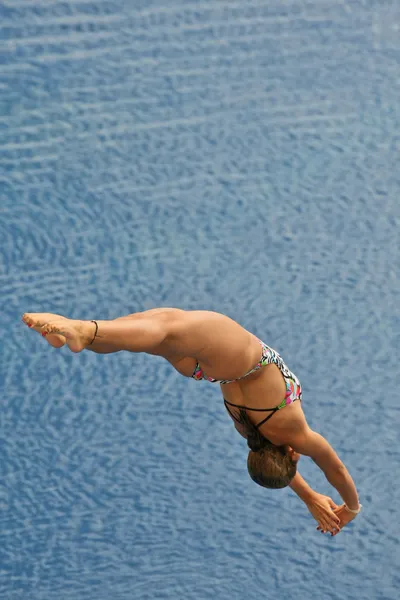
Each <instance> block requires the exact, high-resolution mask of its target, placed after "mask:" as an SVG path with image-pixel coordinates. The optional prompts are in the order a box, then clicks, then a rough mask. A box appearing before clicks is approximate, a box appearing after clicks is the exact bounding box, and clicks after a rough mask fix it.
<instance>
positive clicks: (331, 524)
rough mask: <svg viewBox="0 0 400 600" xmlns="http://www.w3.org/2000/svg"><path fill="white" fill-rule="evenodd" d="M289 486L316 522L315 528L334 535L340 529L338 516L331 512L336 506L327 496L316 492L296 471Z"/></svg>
mask: <svg viewBox="0 0 400 600" xmlns="http://www.w3.org/2000/svg"><path fill="white" fill-rule="evenodd" d="M289 487H290V488H291V489H292V490H293V491H294V492H295V493H296V494H297V495H298V497H299V498H300V499H301V500H303V502H304V503H305V505H306V506H307V508H308V510H309V511H310V513H311V514H312V516H313V517H314V519H315V520H316V521H317V523H318V527H317V529H318V530H320V531H322V532H323V533H325V532H326V531H329V532H330V533H331V534H332V535H336V534H337V533H339V531H340V518H339V517H338V516H337V515H336V514H335V513H334V512H333V511H334V509H337V508H338V507H337V506H336V504H335V503H334V502H333V500H332V498H329V496H324V495H323V494H318V493H317V492H315V491H314V490H313V489H312V488H311V487H310V486H309V485H308V483H307V482H306V481H305V479H304V478H303V477H302V476H301V475H300V473H299V472H298V471H297V473H296V475H295V476H294V477H293V479H292V481H291V482H290V484H289Z"/></svg>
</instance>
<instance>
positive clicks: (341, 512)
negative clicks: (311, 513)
mask: <svg viewBox="0 0 400 600" xmlns="http://www.w3.org/2000/svg"><path fill="white" fill-rule="evenodd" d="M333 512H334V513H335V515H336V516H337V517H339V519H340V524H339V526H340V528H342V527H344V526H345V525H347V523H350V521H353V519H355V518H356V516H357V514H358V513H353V512H350V511H349V510H348V508H347V506H346V505H345V504H342V505H341V506H337V507H336V508H335V509H334V511H333ZM317 529H319V528H317Z"/></svg>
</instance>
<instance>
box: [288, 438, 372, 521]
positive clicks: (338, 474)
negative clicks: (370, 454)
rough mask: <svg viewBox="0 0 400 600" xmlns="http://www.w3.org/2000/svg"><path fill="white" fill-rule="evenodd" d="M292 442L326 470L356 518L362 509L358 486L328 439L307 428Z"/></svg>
mask: <svg viewBox="0 0 400 600" xmlns="http://www.w3.org/2000/svg"><path fill="white" fill-rule="evenodd" d="M290 444H291V446H292V447H293V448H294V449H295V450H296V452H300V453H301V454H304V455H306V456H309V457H310V458H312V459H313V461H314V462H315V463H316V464H317V465H318V466H319V468H320V469H321V470H322V471H323V472H324V474H325V477H326V478H327V480H328V481H329V483H330V484H331V485H332V486H333V487H334V488H335V489H336V490H337V491H338V493H339V494H340V496H341V497H342V499H343V502H344V503H345V505H346V507H347V509H348V512H349V513H350V514H351V515H352V518H354V517H355V516H356V514H357V511H359V509H360V503H359V500H358V493H357V489H356V486H355V484H354V481H353V479H352V477H351V475H350V473H349V472H348V470H347V469H346V467H345V465H344V464H343V463H342V461H341V460H340V458H339V457H338V455H337V454H336V452H335V451H334V449H333V448H332V446H331V445H330V444H329V443H328V442H327V440H326V439H325V438H324V437H323V436H322V435H320V434H319V433H316V432H315V431H312V430H311V429H310V428H306V429H305V430H303V431H302V432H301V433H299V434H297V435H296V436H293V438H292V439H291V441H290ZM349 520H351V519H349ZM347 522H348V521H347Z"/></svg>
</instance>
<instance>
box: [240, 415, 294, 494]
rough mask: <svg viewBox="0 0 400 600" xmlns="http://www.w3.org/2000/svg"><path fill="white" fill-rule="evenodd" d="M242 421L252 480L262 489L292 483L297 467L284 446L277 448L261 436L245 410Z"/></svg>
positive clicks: (241, 416) (281, 486) (277, 487)
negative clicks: (244, 428) (248, 449)
mask: <svg viewBox="0 0 400 600" xmlns="http://www.w3.org/2000/svg"><path fill="white" fill-rule="evenodd" d="M240 421H241V423H242V424H243V425H245V426H246V429H247V432H246V435H247V445H248V446H249V448H250V452H249V455H248V457H247V470H248V472H249V475H250V477H251V479H252V480H253V481H254V482H255V483H258V485H261V486H262V487H266V488H272V489H280V488H284V487H286V486H287V485H289V483H290V482H291V481H292V479H293V477H294V476H295V475H296V471H297V466H296V463H294V462H293V461H292V459H291V457H290V455H289V454H288V453H287V452H286V450H285V448H284V447H283V446H275V445H274V444H272V442H270V441H269V440H268V439H267V438H265V437H264V436H262V435H261V433H260V432H259V431H258V429H256V427H255V426H254V425H253V424H252V423H251V421H250V419H249V417H248V415H247V413H246V411H245V410H243V409H241V410H240Z"/></svg>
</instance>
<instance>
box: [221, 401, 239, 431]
mask: <svg viewBox="0 0 400 600" xmlns="http://www.w3.org/2000/svg"><path fill="white" fill-rule="evenodd" d="M224 402H225V408H226V410H227V411H228V413H229V414H230V415H231V417H232V419H233V420H234V421H236V423H239V425H241V424H242V421H241V420H240V419H238V418H237V417H235V415H234V414H233V412H232V411H231V410H229V406H228V403H227V401H226V400H225V398H224Z"/></svg>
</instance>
